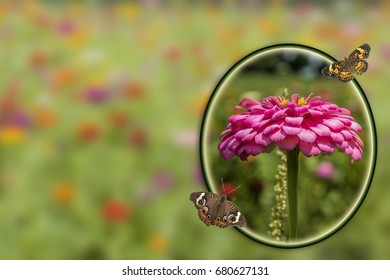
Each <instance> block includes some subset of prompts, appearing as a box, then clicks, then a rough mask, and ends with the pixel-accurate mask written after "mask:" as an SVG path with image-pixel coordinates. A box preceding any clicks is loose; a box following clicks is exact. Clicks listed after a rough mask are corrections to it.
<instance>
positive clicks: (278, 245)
mask: <svg viewBox="0 0 390 280" xmlns="http://www.w3.org/2000/svg"><path fill="white" fill-rule="evenodd" d="M283 48H290V49H291V48H296V49H300V50H306V51H309V52H313V53H317V54H319V55H320V56H322V57H325V58H327V59H329V60H331V61H332V62H335V61H336V59H335V58H334V57H332V56H330V55H329V54H327V53H325V52H323V51H321V50H318V49H316V48H314V47H310V46H306V45H302V44H295V43H283V44H275V45H270V46H267V47H264V48H260V49H257V50H255V51H253V52H251V53H249V54H248V55H246V56H244V57H243V58H241V59H240V60H239V61H238V62H236V63H235V64H234V65H233V66H232V67H231V68H230V69H229V70H228V71H227V72H226V73H225V74H224V75H223V76H222V78H221V79H220V80H219V82H218V83H217V84H216V86H215V88H214V90H213V92H212V94H211V96H210V98H209V100H208V102H207V105H206V108H205V111H204V114H203V118H202V122H201V127H200V139H199V155H200V163H201V169H202V173H203V177H204V180H205V183H206V186H207V189H208V190H209V191H211V192H212V191H213V189H212V187H211V183H210V180H209V178H208V176H206V174H207V172H206V170H205V169H206V168H205V159H204V157H203V154H204V153H203V151H204V145H205V144H204V139H203V138H204V133H205V126H206V122H207V119H208V114H209V111H210V107H211V105H212V104H213V101H214V98H215V97H216V95H217V93H218V92H219V89H220V88H221V86H222V85H223V84H224V83H225V81H226V80H227V79H228V78H229V77H230V75H231V74H232V73H233V72H234V71H235V70H236V69H237V68H238V67H239V66H241V65H242V64H244V63H245V62H247V61H249V60H250V59H251V58H252V57H254V56H257V55H259V54H260V53H262V52H266V51H270V50H276V49H283ZM351 83H353V84H354V86H355V87H356V89H357V91H358V92H359V95H360V96H361V98H362V99H363V103H364V107H365V108H366V110H367V114H368V120H369V124H370V126H371V131H370V132H371V138H372V159H371V162H370V163H371V164H370V165H369V167H370V170H369V171H368V177H367V182H366V185H365V186H364V187H363V188H362V192H361V195H360V197H359V198H358V199H357V201H356V202H355V205H354V206H353V208H352V210H351V211H350V212H349V213H348V214H347V215H346V216H345V218H344V219H342V220H340V222H339V223H338V224H337V225H336V226H334V227H333V228H332V229H331V230H329V231H328V232H327V233H325V234H323V235H321V236H319V237H317V238H313V239H311V240H309V241H304V242H297V243H288V242H286V243H282V242H280V243H277V242H276V241H275V242H271V241H267V240H260V239H257V238H254V237H253V236H252V235H250V234H249V233H248V232H247V231H246V230H245V229H242V228H239V227H235V229H236V230H238V231H239V232H240V233H242V234H243V235H245V236H246V237H248V238H250V239H251V240H253V241H255V242H257V243H260V244H263V245H267V246H271V247H275V248H284V249H294V248H302V247H306V246H310V245H313V244H316V243H319V242H321V241H323V240H325V239H327V238H329V237H330V236H332V235H334V234H335V233H337V232H338V231H339V230H340V229H342V228H343V227H344V226H345V225H346V224H347V223H348V222H349V221H350V220H351V219H352V218H353V216H354V215H355V214H356V212H357V211H358V210H359V208H360V207H361V205H362V204H363V201H364V200H365V198H366V196H367V193H368V191H369V189H370V186H371V183H372V180H373V177H374V173H375V167H376V161H377V132H376V126H375V121H374V115H373V113H372V110H371V107H370V104H369V102H368V99H367V96H366V95H365V93H364V91H363V89H362V87H361V86H360V84H359V83H358V82H357V81H356V79H353V80H352V81H351Z"/></svg>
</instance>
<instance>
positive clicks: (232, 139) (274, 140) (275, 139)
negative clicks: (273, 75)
mask: <svg viewBox="0 0 390 280" xmlns="http://www.w3.org/2000/svg"><path fill="white" fill-rule="evenodd" d="M320 99H321V97H319V96H314V97H313V95H312V94H309V95H308V96H307V97H306V98H300V97H299V94H293V95H292V96H291V101H290V100H287V99H285V98H283V97H281V96H271V97H266V98H264V99H263V101H262V102H259V101H256V100H253V99H251V98H244V99H243V100H242V101H241V103H240V104H239V106H237V107H236V108H235V109H236V110H237V109H241V110H245V112H243V113H238V114H234V115H233V116H231V117H230V118H229V124H228V126H227V129H226V130H225V131H224V132H222V133H221V135H220V137H221V139H222V140H221V142H220V143H219V145H218V149H219V152H220V153H221V155H222V157H223V158H224V159H225V160H229V159H231V158H232V157H233V156H234V155H236V156H238V157H240V159H242V160H246V159H247V158H248V156H249V155H252V156H255V155H258V154H260V153H263V152H270V151H272V150H273V149H274V147H275V146H278V147H279V148H280V149H281V150H284V151H291V150H293V149H294V148H295V147H299V149H300V150H301V151H302V152H303V154H305V155H306V156H313V155H319V154H321V153H325V154H330V153H332V152H333V151H334V149H335V147H336V148H338V149H339V150H341V151H343V152H345V153H346V154H347V155H348V156H350V157H351V158H352V159H354V160H360V158H361V156H362V152H363V142H362V140H361V139H360V138H359V136H358V135H357V132H360V131H361V130H362V128H361V126H360V125H359V124H358V123H357V122H355V120H354V118H353V117H352V116H351V113H350V111H349V110H347V109H344V108H340V107H338V106H337V105H335V104H332V103H330V102H324V101H320Z"/></svg>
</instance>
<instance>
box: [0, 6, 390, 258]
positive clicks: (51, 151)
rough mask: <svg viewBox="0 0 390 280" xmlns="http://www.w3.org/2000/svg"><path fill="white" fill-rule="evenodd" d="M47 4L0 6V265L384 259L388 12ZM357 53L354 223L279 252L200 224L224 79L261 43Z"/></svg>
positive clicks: (388, 231) (388, 245) (389, 220)
mask: <svg viewBox="0 0 390 280" xmlns="http://www.w3.org/2000/svg"><path fill="white" fill-rule="evenodd" d="M49 3H51V4H49ZM56 3H57V4H53V3H52V2H35V1H18V2H17V3H9V4H7V3H5V4H4V3H2V4H0V37H1V46H0V96H1V97H0V103H1V108H0V109H1V111H0V116H1V119H0V120H1V123H0V124H1V127H0V140H1V141H0V143H1V158H0V160H1V161H0V165H1V170H0V179H1V181H0V182H1V185H0V258H1V259H388V258H389V257H390V253H389V252H390V242H389V235H390V214H389V210H390V209H389V203H388V202H389V199H390V192H389V189H388V182H389V179H390V178H389V176H390V175H389V172H387V163H386V162H387V158H389V156H390V149H388V148H387V146H386V143H387V141H388V138H389V137H390V136H389V135H390V131H389V126H388V111H387V110H388V108H387V106H388V103H387V101H390V100H389V99H390V97H389V95H388V93H387V89H388V88H389V75H390V72H389V71H390V70H389V67H388V64H389V61H390V41H389V38H388V28H387V27H388V26H389V23H390V22H389V19H390V9H389V6H388V2H386V1H377V2H375V4H365V2H363V1H355V2H347V1H339V2H335V3H334V4H333V3H331V4H328V2H325V1H314V2H313V1H312V2H310V3H305V4H301V3H300V2H298V1H272V3H271V2H270V3H268V2H261V3H257V2H255V1H244V2H242V1H227V2H224V3H223V4H194V3H193V2H191V4H190V3H189V2H188V3H186V2H179V1H166V2H164V4H162V3H160V2H158V1H144V2H115V4H109V5H103V4H99V2H92V1H91V2H86V3H85V4H84V3H83V2H79V3H73V4H58V2H56ZM218 3H219V2H218ZM370 3H373V2H370ZM365 42H367V43H369V44H370V45H371V47H372V51H371V56H370V58H369V60H368V61H369V65H370V66H369V69H368V71H367V73H365V74H364V75H362V76H361V77H359V79H358V80H359V83H360V84H361V86H362V88H363V90H364V91H365V93H366V94H367V96H368V99H369V101H370V104H371V107H372V109H373V112H374V116H375V120H376V125H377V133H378V142H379V145H378V163H377V169H376V173H375V178H374V180H373V184H372V186H371V189H370V191H369V193H368V196H367V198H366V200H365V201H364V203H363V205H362V207H361V208H360V210H359V211H358V213H357V214H356V215H355V216H354V218H353V219H352V220H351V221H350V222H349V223H348V224H347V225H346V226H345V227H344V228H343V229H342V230H340V231H339V232H338V233H337V234H335V235H334V236H332V237H330V238H328V239H327V240H325V241H323V242H321V243H318V244H316V245H313V246H309V247H305V248H300V249H288V250H287V249H278V248H272V247H268V246H265V245H261V244H257V243H255V242H253V241H251V240H250V239H248V238H246V237H244V236H243V235H241V234H240V233H239V232H237V231H236V230H234V229H227V230H222V229H220V228H217V227H209V228H207V227H206V226H205V225H204V224H203V223H201V222H200V221H199V218H198V217H197V214H196V211H195V208H194V206H193V205H192V203H191V202H190V201H189V194H190V193H191V192H193V191H199V190H203V189H205V185H204V182H203V180H202V178H201V175H200V160H199V145H198V144H199V143H198V142H199V131H200V124H201V119H202V116H203V113H204V108H205V106H206V103H207V100H208V99H209V97H210V95H211V92H212V90H213V89H214V87H215V86H216V84H217V82H218V80H219V79H220V78H221V77H222V76H223V75H224V73H225V72H226V71H227V70H228V69H229V68H230V67H231V66H232V65H233V64H234V63H235V62H237V61H238V60H239V59H240V58H242V57H243V56H245V55H247V54H248V53H250V52H252V51H254V50H256V49H259V48H262V47H265V46H267V45H271V44H278V43H299V44H307V45H309V46H312V47H315V48H318V49H320V50H322V51H325V52H327V53H329V54H330V55H332V56H334V57H339V58H343V57H344V56H346V55H347V54H349V53H350V52H351V51H352V50H353V49H354V48H356V47H357V46H359V45H361V44H362V43H365ZM91 92H92V93H91ZM269 94H272V93H269ZM10 122H12V125H10ZM242 188H243V186H242ZM341 199H342V198H341ZM313 222H315V221H313Z"/></svg>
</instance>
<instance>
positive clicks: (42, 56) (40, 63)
mask: <svg viewBox="0 0 390 280" xmlns="http://www.w3.org/2000/svg"><path fill="white" fill-rule="evenodd" d="M48 60H49V57H48V54H47V53H45V52H43V51H34V52H32V53H31V54H30V56H29V58H28V63H29V65H30V67H31V68H33V69H35V70H38V69H41V68H42V67H44V66H46V65H47V63H48Z"/></svg>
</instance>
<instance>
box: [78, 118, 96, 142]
mask: <svg viewBox="0 0 390 280" xmlns="http://www.w3.org/2000/svg"><path fill="white" fill-rule="evenodd" d="M100 135H101V129H100V127H99V126H98V125H97V124H96V123H94V122H85V123H82V124H81V125H80V126H79V127H78V129H77V137H78V138H79V139H80V140H82V141H85V142H90V141H93V140H96V139H97V138H99V136H100Z"/></svg>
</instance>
